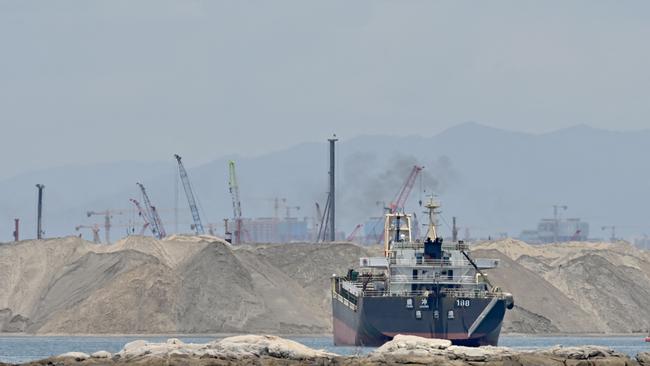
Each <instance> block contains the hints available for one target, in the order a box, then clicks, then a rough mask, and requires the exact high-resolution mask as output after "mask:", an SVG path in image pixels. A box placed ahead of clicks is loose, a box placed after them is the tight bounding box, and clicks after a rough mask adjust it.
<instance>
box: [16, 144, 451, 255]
mask: <svg viewBox="0 0 650 366" xmlns="http://www.w3.org/2000/svg"><path fill="white" fill-rule="evenodd" d="M336 141H337V139H335V138H334V139H330V140H329V144H330V145H329V149H330V170H329V172H328V176H329V178H328V180H329V181H328V193H327V197H326V199H325V201H324V202H313V203H312V204H311V205H309V207H305V206H300V205H295V204H294V203H293V201H292V200H291V199H290V198H284V197H272V198H268V199H265V200H266V201H268V202H269V203H271V206H272V212H273V213H272V215H269V216H265V217H254V218H253V217H246V216H244V214H243V212H244V211H243V208H244V209H245V208H246V202H242V198H241V197H242V196H241V194H240V185H239V181H238V176H237V169H238V167H237V165H236V162H235V161H233V160H231V161H229V162H228V175H227V176H226V177H224V179H226V180H227V182H228V194H229V196H230V202H229V204H230V205H231V207H232V210H231V211H232V216H230V217H224V218H223V219H222V220H221V221H220V222H205V219H204V215H205V212H204V211H203V209H202V205H201V202H200V200H199V198H198V195H197V193H196V189H195V188H194V185H193V184H192V181H191V179H190V175H189V174H188V171H187V169H186V168H185V165H184V162H183V160H182V157H181V156H180V155H177V154H176V155H174V159H175V161H176V164H177V171H178V174H177V178H178V181H179V182H180V185H181V186H182V190H183V192H184V196H185V198H186V202H187V208H188V209H189V210H188V211H186V210H181V209H180V208H179V207H174V208H169V207H163V208H159V207H160V206H158V205H156V203H155V202H156V200H155V197H150V194H149V191H148V190H147V187H145V185H144V184H143V183H141V182H135V183H134V187H133V194H132V196H131V197H124V204H125V205H124V206H122V207H110V208H100V209H97V210H88V211H85V212H80V214H79V224H77V225H75V226H74V227H73V228H70V234H69V235H76V236H78V237H81V238H85V239H87V240H89V241H91V242H93V243H95V244H110V243H113V242H115V241H117V240H120V239H122V238H123V237H125V236H133V235H137V236H151V237H154V238H156V239H164V238H165V237H167V236H169V235H174V234H193V235H199V236H200V235H209V236H212V237H215V238H218V239H220V240H224V241H225V242H228V243H231V244H234V245H239V244H243V243H291V242H313V243H321V242H327V241H348V242H356V243H359V244H368V245H372V244H376V243H379V242H381V241H382V240H383V239H382V235H383V234H382V232H383V229H382V225H383V224H382V220H383V219H382V216H383V214H384V213H394V212H397V211H398V210H400V211H404V210H405V205H406V202H407V200H408V198H409V196H410V194H411V192H412V190H413V187H414V185H415V183H416V181H417V179H418V176H419V174H420V173H421V172H422V170H423V169H424V167H423V166H418V165H414V166H413V167H412V168H411V170H410V172H409V173H408V175H407V176H405V177H404V182H403V184H402V185H401V186H400V187H394V188H395V191H396V194H395V196H394V197H393V198H392V200H390V201H388V203H386V202H387V200H388V199H390V198H391V197H383V198H382V199H383V201H378V202H381V206H378V207H377V215H378V216H377V217H374V218H372V217H371V218H369V219H368V220H367V221H366V222H362V223H357V224H355V225H354V226H353V227H352V228H351V229H350V230H349V231H348V232H345V231H344V230H341V229H338V228H336V226H335V222H336V215H335V212H336V211H335V200H334V197H335V174H334V172H335V170H336V168H335V164H334V162H335V142H336ZM36 188H37V195H36V201H37V205H36V207H37V210H36V235H35V237H32V236H30V235H25V231H24V230H21V220H20V218H15V219H14V221H13V226H14V230H13V241H14V242H18V241H20V240H22V239H25V238H30V239H31V238H36V239H44V238H46V237H47V236H46V231H45V227H46V226H47V217H46V216H44V214H43V212H44V211H43V207H44V205H47V195H46V188H45V185H44V184H40V183H39V184H36ZM177 194H178V193H177ZM126 204H128V206H127V205H126ZM181 212H183V213H185V212H187V213H189V215H188V217H187V218H188V219H191V221H190V224H189V225H187V226H185V227H184V228H183V227H182V226H181V227H179V214H180V213H181ZM162 213H166V214H167V217H168V218H172V216H171V215H169V214H170V213H172V214H173V218H172V219H173V222H172V221H170V220H168V221H164V220H163V219H162V217H163V215H162ZM180 220H182V219H180ZM454 222H455V218H454ZM417 226H418V228H416V229H419V225H417ZM172 227H173V228H174V229H173V230H170V228H172Z"/></svg>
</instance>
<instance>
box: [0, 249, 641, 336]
mask: <svg viewBox="0 0 650 366" xmlns="http://www.w3.org/2000/svg"><path fill="white" fill-rule="evenodd" d="M379 252H380V250H379V249H377V248H375V247H373V248H362V247H359V246H356V245H354V244H350V243H332V244H312V243H297V244H277V245H242V246H231V245H230V244H228V243H226V242H224V241H223V240H220V239H219V238H216V237H210V236H200V237H192V236H174V237H170V238H166V239H164V240H156V239H153V238H150V237H138V236H132V237H129V238H126V239H124V240H121V241H119V242H117V243H115V244H113V245H95V244H91V243H88V242H85V241H83V240H81V239H79V238H77V237H67V238H61V239H50V240H41V241H22V242H19V243H12V244H7V245H0V331H2V332H23V331H25V332H32V333H40V334H43V333H217V332H265V333H293V334H307V333H311V334H313V333H325V332H329V331H331V308H330V294H329V285H330V282H329V281H330V277H331V276H332V274H334V273H344V272H345V271H346V270H347V269H348V268H351V267H357V265H358V258H359V257H361V256H375V255H379ZM472 254H473V256H474V257H477V258H481V257H482V258H498V259H500V261H501V265H500V267H499V268H497V269H494V270H490V271H488V274H489V277H490V279H491V281H492V282H493V283H494V284H495V285H498V286H500V287H502V288H504V289H505V290H507V291H510V292H512V293H513V294H514V296H515V303H516V307H515V309H513V310H512V311H509V312H508V313H507V315H506V319H505V321H504V328H503V329H504V331H508V332H520V333H540V332H542V333H544V332H617V333H619V332H632V331H645V330H646V329H647V328H648V327H649V326H650V323H649V322H650V320H649V319H650V307H648V306H647V305H646V303H647V299H648V298H650V257H649V256H648V254H647V253H646V252H643V251H639V250H637V249H635V248H634V247H632V246H630V245H628V244H625V243H618V244H614V245H612V244H605V243H566V244H554V245H540V246H531V245H528V244H526V243H523V242H520V241H515V240H505V241H499V242H490V243H483V244H479V245H475V246H473V247H472Z"/></svg>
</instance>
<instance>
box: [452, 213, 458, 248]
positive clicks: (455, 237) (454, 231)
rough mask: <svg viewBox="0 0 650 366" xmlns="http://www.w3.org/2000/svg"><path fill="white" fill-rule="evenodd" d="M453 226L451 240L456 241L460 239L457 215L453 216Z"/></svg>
mask: <svg viewBox="0 0 650 366" xmlns="http://www.w3.org/2000/svg"><path fill="white" fill-rule="evenodd" d="M451 219H452V222H453V224H452V228H451V242H452V243H455V242H457V241H458V226H456V216H454V217H452V218H451Z"/></svg>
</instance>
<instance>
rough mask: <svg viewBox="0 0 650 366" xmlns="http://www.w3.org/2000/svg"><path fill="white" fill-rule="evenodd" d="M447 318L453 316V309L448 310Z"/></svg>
mask: <svg viewBox="0 0 650 366" xmlns="http://www.w3.org/2000/svg"><path fill="white" fill-rule="evenodd" d="M447 318H449V319H453V318H454V311H453V310H449V312H448V313H447Z"/></svg>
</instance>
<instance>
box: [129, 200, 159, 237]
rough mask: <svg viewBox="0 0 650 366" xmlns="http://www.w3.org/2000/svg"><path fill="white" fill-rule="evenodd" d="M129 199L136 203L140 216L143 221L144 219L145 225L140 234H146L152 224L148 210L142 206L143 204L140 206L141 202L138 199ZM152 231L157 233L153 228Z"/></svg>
mask: <svg viewBox="0 0 650 366" xmlns="http://www.w3.org/2000/svg"><path fill="white" fill-rule="evenodd" d="M129 201H131V202H132V203H133V205H135V209H136V210H138V216H140V217H142V221H144V225H142V229H140V235H144V232H145V230H146V229H147V228H148V227H150V226H151V223H150V218H149V216H148V215H147V212H146V211H145V210H144V209H143V208H142V206H140V202H138V200H136V199H133V198H129ZM152 233H153V234H154V235H156V233H155V232H154V231H153V228H152Z"/></svg>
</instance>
